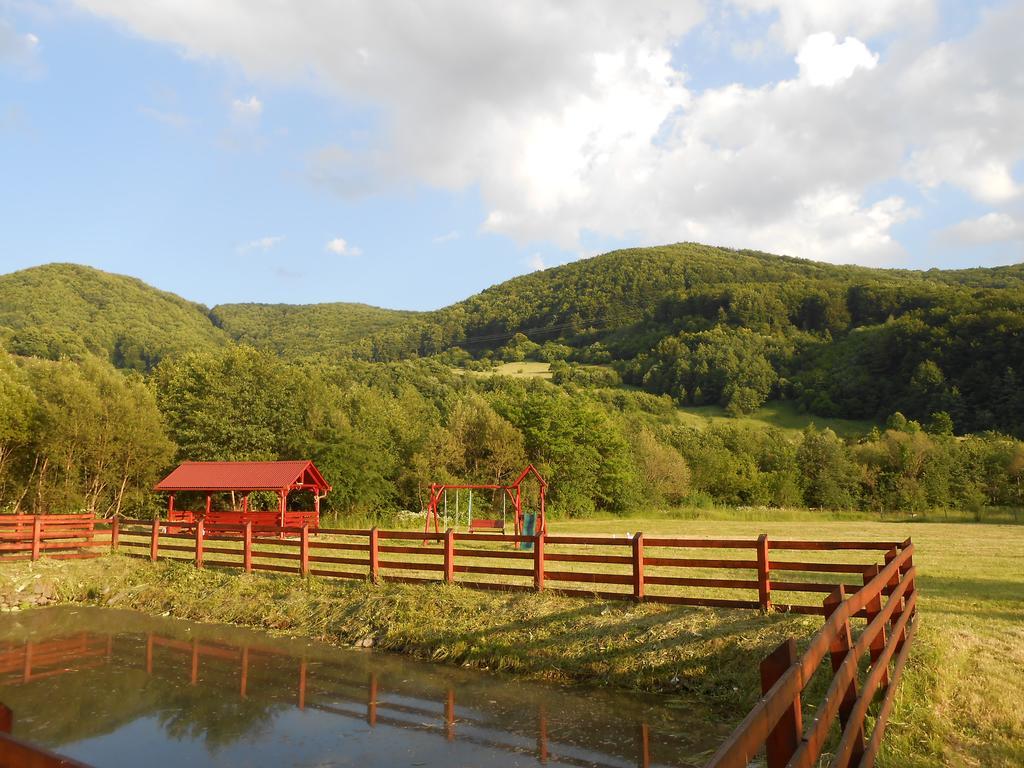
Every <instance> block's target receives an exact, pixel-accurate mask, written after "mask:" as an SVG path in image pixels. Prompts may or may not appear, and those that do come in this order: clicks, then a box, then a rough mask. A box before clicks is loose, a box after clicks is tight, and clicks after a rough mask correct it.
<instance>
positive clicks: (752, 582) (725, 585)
mask: <svg viewBox="0 0 1024 768" xmlns="http://www.w3.org/2000/svg"><path fill="white" fill-rule="evenodd" d="M644 580H645V581H646V582H647V583H648V584H655V585H661V584H664V585H666V586H676V587H716V588H719V589H757V585H758V582H757V580H756V579H699V578H691V577H688V576H646V577H645V578H644Z"/></svg>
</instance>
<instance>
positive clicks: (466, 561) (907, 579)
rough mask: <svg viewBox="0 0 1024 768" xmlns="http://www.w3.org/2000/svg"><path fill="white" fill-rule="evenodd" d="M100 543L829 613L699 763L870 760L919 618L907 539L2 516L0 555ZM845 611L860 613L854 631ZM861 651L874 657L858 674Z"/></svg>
mask: <svg viewBox="0 0 1024 768" xmlns="http://www.w3.org/2000/svg"><path fill="white" fill-rule="evenodd" d="M26 517H30V518H31V516H26ZM107 548H109V549H113V550H118V551H120V552H122V553H124V554H126V555H128V556H132V557H140V558H146V559H149V560H152V561H157V560H178V561H185V562H189V563H193V564H194V565H195V566H196V567H199V568H202V567H206V566H214V567H219V568H237V569H239V570H241V571H244V572H249V573H251V572H253V571H271V572H278V573H292V574H296V575H300V576H307V575H311V576H320V577H325V578H340V579H356V580H363V581H366V580H368V581H370V582H373V583H378V582H381V581H391V582H408V583H424V582H427V583H429V582H443V583H448V584H452V583H457V584H459V585H461V586H464V587H468V588H474V589H498V590H521V591H534V590H549V591H552V592H555V593H558V594H564V595H569V596H580V597H599V598H605V599H626V600H637V601H644V602H654V603H668V604H675V605H690V606H710V607H725V608H747V609H760V610H763V611H768V610H781V611H791V612H796V613H806V614H814V615H820V616H823V617H825V623H824V626H823V627H822V629H821V631H820V632H819V633H818V634H817V635H815V636H814V638H813V639H812V640H811V642H810V646H809V648H808V649H807V650H806V651H805V652H804V653H803V655H799V656H798V654H797V652H796V643H795V641H793V640H790V641H787V642H786V643H783V644H782V645H781V646H779V648H778V649H776V651H775V652H774V653H772V654H771V655H770V656H769V657H768V658H767V659H765V660H764V662H763V663H762V665H761V677H762V689H763V693H764V695H763V697H762V699H761V700H760V702H759V703H758V704H757V706H756V707H755V708H754V709H753V710H752V711H751V712H750V714H749V715H748V716H747V717H746V719H745V720H744V721H743V723H742V724H741V725H740V726H739V727H738V728H737V730H736V731H735V733H734V734H733V735H732V737H731V738H730V739H729V740H728V741H727V742H726V743H725V744H724V745H723V746H722V748H721V749H720V750H719V751H718V752H717V753H716V754H715V756H714V757H713V758H712V759H711V761H710V762H709V763H708V768H745V766H747V765H749V763H750V762H751V760H753V759H755V758H756V756H757V755H758V754H760V753H761V752H764V754H765V757H766V760H767V765H768V768H781V766H811V765H816V764H818V762H819V761H820V759H821V757H822V754H823V752H824V750H825V749H826V747H827V746H829V745H830V741H829V740H830V738H833V737H834V738H838V741H837V742H836V744H835V750H834V753H833V754H832V756H831V763H830V764H831V765H832V766H837V767H843V768H845V767H846V766H853V765H856V766H871V765H873V763H874V759H875V756H876V755H877V753H878V749H879V746H880V744H881V739H882V735H883V733H884V731H885V727H886V724H887V722H888V717H889V713H890V711H891V709H892V705H893V697H894V694H895V690H896V686H897V684H898V682H899V679H900V676H901V674H902V671H903V667H904V665H905V663H906V659H907V655H908V653H909V648H910V641H911V638H912V637H913V635H914V632H915V630H916V627H917V622H916V613H917V594H916V591H915V589H914V578H915V574H916V571H915V568H914V565H913V553H914V547H913V543H912V542H911V541H910V540H909V539H907V540H906V541H901V542H875V541H799V540H788V539H787V540H775V539H769V537H768V536H767V535H766V534H762V535H761V536H759V537H758V538H757V539H696V538H680V537H659V536H649V537H645V535H644V534H643V533H637V534H635V535H633V536H630V537H616V536H560V535H543V536H512V535H497V534H489V533H457V532H455V531H452V530H448V531H446V532H445V533H436V534H434V533H428V534H424V533H422V532H419V531H389V530H378V529H376V528H371V529H369V530H365V529H335V528H319V529H311V528H310V527H308V526H303V527H299V528H277V527H267V526H257V525H254V524H253V523H252V522H251V521H250V522H247V523H245V524H243V525H224V524H216V525H215V524H210V525H207V524H204V522H203V521H201V520H200V521H196V522H193V523H180V522H176V523H174V524H172V525H171V526H167V524H166V522H165V521H161V520H159V519H155V520H118V519H113V520H97V521H91V520H90V521H83V520H72V519H58V520H55V519H54V518H53V517H50V518H42V519H40V518H34V519H29V520H25V519H16V518H13V517H11V518H0V561H3V560H7V559H27V558H31V559H33V560H35V559H38V558H39V557H40V556H42V555H44V554H45V555H47V556H50V557H94V556H96V555H97V554H99V553H100V552H101V551H102V550H104V549H107ZM880 554H881V555H884V557H883V558H882V559H881V560H882V561H881V562H879V559H880V558H879V557H878V556H879V555H880ZM837 557H838V558H840V559H839V560H837V559H836V558H837ZM858 582H859V583H858ZM814 594H825V595H827V596H826V597H825V599H824V601H823V602H822V603H817V602H813V603H809V602H807V599H808V596H811V595H814ZM854 619H863V620H865V622H866V624H865V626H864V627H863V629H861V630H860V631H859V632H858V633H857V636H856V639H854V633H853V621H854ZM826 655H827V656H828V658H829V662H830V668H831V676H830V677H829V678H828V686H827V693H826V694H825V697H824V700H823V701H822V702H821V703H820V704H819V705H818V706H817V708H816V709H815V716H814V718H813V720H812V721H811V723H810V725H809V726H808V727H807V728H806V729H805V728H804V725H803V710H804V703H805V702H804V699H805V698H806V695H805V691H806V689H807V688H808V685H809V684H810V682H811V680H812V677H813V676H814V674H815V672H816V671H817V670H818V669H819V667H822V663H823V661H824V659H825V657H826ZM864 659H867V660H868V661H867V664H866V665H864V666H865V667H866V668H865V669H864V670H861V666H862V660H864ZM876 704H877V706H876ZM872 707H874V709H872ZM869 712H870V713H871V714H872V715H873V722H874V726H873V729H872V731H871V733H870V735H868V734H866V732H865V731H866V723H867V722H868V715H869ZM837 720H838V736H835V735H834V734H832V730H833V725H835V724H836V722H837Z"/></svg>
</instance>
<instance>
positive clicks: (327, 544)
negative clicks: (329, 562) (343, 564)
mask: <svg viewBox="0 0 1024 768" xmlns="http://www.w3.org/2000/svg"><path fill="white" fill-rule="evenodd" d="M309 546H310V549H344V550H347V551H349V552H369V551H370V545H369V544H353V543H352V542H348V541H311V542H309Z"/></svg>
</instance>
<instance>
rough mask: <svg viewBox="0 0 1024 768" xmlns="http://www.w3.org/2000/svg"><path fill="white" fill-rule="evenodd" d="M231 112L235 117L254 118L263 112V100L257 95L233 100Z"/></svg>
mask: <svg viewBox="0 0 1024 768" xmlns="http://www.w3.org/2000/svg"><path fill="white" fill-rule="evenodd" d="M231 112H232V113H233V114H234V115H235V117H239V118H243V119H254V118H257V117H259V116H260V115H262V114H263V102H262V101H260V100H259V99H257V98H256V97H255V96H250V97H249V98H248V99H235V100H234V101H232V102H231Z"/></svg>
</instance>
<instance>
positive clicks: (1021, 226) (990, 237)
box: [939, 211, 1024, 246]
mask: <svg viewBox="0 0 1024 768" xmlns="http://www.w3.org/2000/svg"><path fill="white" fill-rule="evenodd" d="M939 238H940V240H942V241H943V242H945V243H947V244H950V245H962V246H972V245H988V244H990V243H1007V242H1013V241H1024V221H1021V220H1018V219H1015V218H1014V217H1013V216H1011V215H1010V214H1008V213H1002V212H996V211H992V212H990V213H986V214H985V215H984V216H979V217H978V218H976V219H965V220H963V221H961V222H958V223H956V224H954V225H953V226H951V227H948V228H947V229H945V230H943V231H942V232H941V233H940V234H939Z"/></svg>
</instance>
